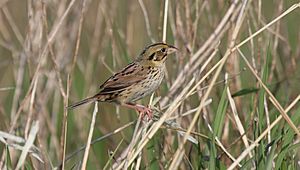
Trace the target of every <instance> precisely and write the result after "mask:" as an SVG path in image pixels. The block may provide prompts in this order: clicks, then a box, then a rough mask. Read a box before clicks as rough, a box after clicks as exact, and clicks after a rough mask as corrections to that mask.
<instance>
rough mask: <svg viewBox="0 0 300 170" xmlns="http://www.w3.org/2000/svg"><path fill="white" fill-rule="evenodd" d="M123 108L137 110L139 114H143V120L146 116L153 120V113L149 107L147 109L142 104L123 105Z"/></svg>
mask: <svg viewBox="0 0 300 170" xmlns="http://www.w3.org/2000/svg"><path fill="white" fill-rule="evenodd" d="M123 106H125V107H128V108H132V109H135V110H136V111H137V112H139V113H140V114H141V117H142V119H144V117H145V114H146V115H147V116H148V118H149V119H152V118H153V112H152V110H151V109H150V108H149V107H145V106H143V105H140V104H134V103H126V104H123Z"/></svg>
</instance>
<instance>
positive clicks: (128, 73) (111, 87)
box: [98, 63, 146, 95]
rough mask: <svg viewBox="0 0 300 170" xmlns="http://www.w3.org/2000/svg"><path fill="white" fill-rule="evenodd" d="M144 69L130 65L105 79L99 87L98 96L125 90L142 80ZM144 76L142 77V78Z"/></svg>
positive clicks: (134, 64) (133, 64)
mask: <svg viewBox="0 0 300 170" xmlns="http://www.w3.org/2000/svg"><path fill="white" fill-rule="evenodd" d="M144 71H145V69H143V67H142V66H140V65H138V64H136V63H131V64H129V65H128V66H127V67H125V68H124V69H122V70H121V71H119V72H118V73H116V74H115V75H113V76H111V77H110V78H109V79H107V80H106V81H105V82H104V83H103V84H102V85H101V86H100V89H102V90H101V91H100V92H99V93H98V95H99V94H111V93H115V92H120V91H123V90H125V89H126V88H127V87H129V86H131V85H133V84H135V83H138V82H140V81H142V80H144V79H145V78H146V77H145V73H143V72H144ZM143 75H144V76H143Z"/></svg>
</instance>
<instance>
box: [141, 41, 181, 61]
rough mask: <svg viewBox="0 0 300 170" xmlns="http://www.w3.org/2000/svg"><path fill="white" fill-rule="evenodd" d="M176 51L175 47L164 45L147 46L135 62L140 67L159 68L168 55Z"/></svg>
mask: <svg viewBox="0 0 300 170" xmlns="http://www.w3.org/2000/svg"><path fill="white" fill-rule="evenodd" d="M177 50H178V49H177V48H176V47H174V46H172V45H168V44H166V43H155V44H152V45H149V46H147V47H146V48H145V49H144V51H143V52H142V53H141V54H140V55H139V57H137V59H136V61H137V62H139V63H140V64H142V65H147V66H153V67H159V66H162V65H163V64H164V63H165V61H166V59H167V57H168V55H169V54H172V53H174V52H176V51H177Z"/></svg>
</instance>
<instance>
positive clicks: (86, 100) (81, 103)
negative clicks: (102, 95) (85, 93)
mask: <svg viewBox="0 0 300 170" xmlns="http://www.w3.org/2000/svg"><path fill="white" fill-rule="evenodd" d="M96 100H97V97H95V96H92V97H89V98H86V99H84V100H81V101H79V102H76V103H74V104H71V105H69V106H68V107H67V109H75V108H76V107H78V106H81V105H84V104H88V103H92V102H95V101H96Z"/></svg>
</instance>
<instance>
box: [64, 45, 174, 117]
mask: <svg viewBox="0 0 300 170" xmlns="http://www.w3.org/2000/svg"><path fill="white" fill-rule="evenodd" d="M175 51H177V48H175V47H174V46H171V45H168V44H165V43H156V44H152V45H150V46H148V47H146V48H145V49H144V51H143V52H142V53H141V54H140V55H139V56H138V57H137V58H136V59H135V60H134V61H133V62H132V63H130V64H129V65H127V66H126V67H125V68H123V69H122V70H120V71H119V72H117V73H116V74H114V75H113V76H111V77H110V78H108V79H107V80H106V81H105V82H104V83H103V84H102V85H101V86H100V91H99V92H98V93H97V94H96V95H94V96H92V97H89V98H87V99H84V100H82V101H79V102H77V103H74V104H72V105H70V106H69V107H68V108H69V109H73V108H76V107H78V106H80V105H83V104H86V103H90V102H94V101H100V102H113V103H117V104H120V105H123V106H126V107H130V108H134V109H136V110H137V111H138V112H141V114H147V115H149V116H152V111H151V110H150V109H149V108H147V107H145V106H142V105H136V104H134V103H133V102H135V101H137V100H139V99H141V98H143V97H145V96H147V95H149V94H151V93H152V92H153V91H155V90H156V89H157V88H158V87H159V85H160V84H161V82H162V80H163V78H164V70H165V61H166V59H167V56H168V55H169V54H171V53H174V52H175Z"/></svg>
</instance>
